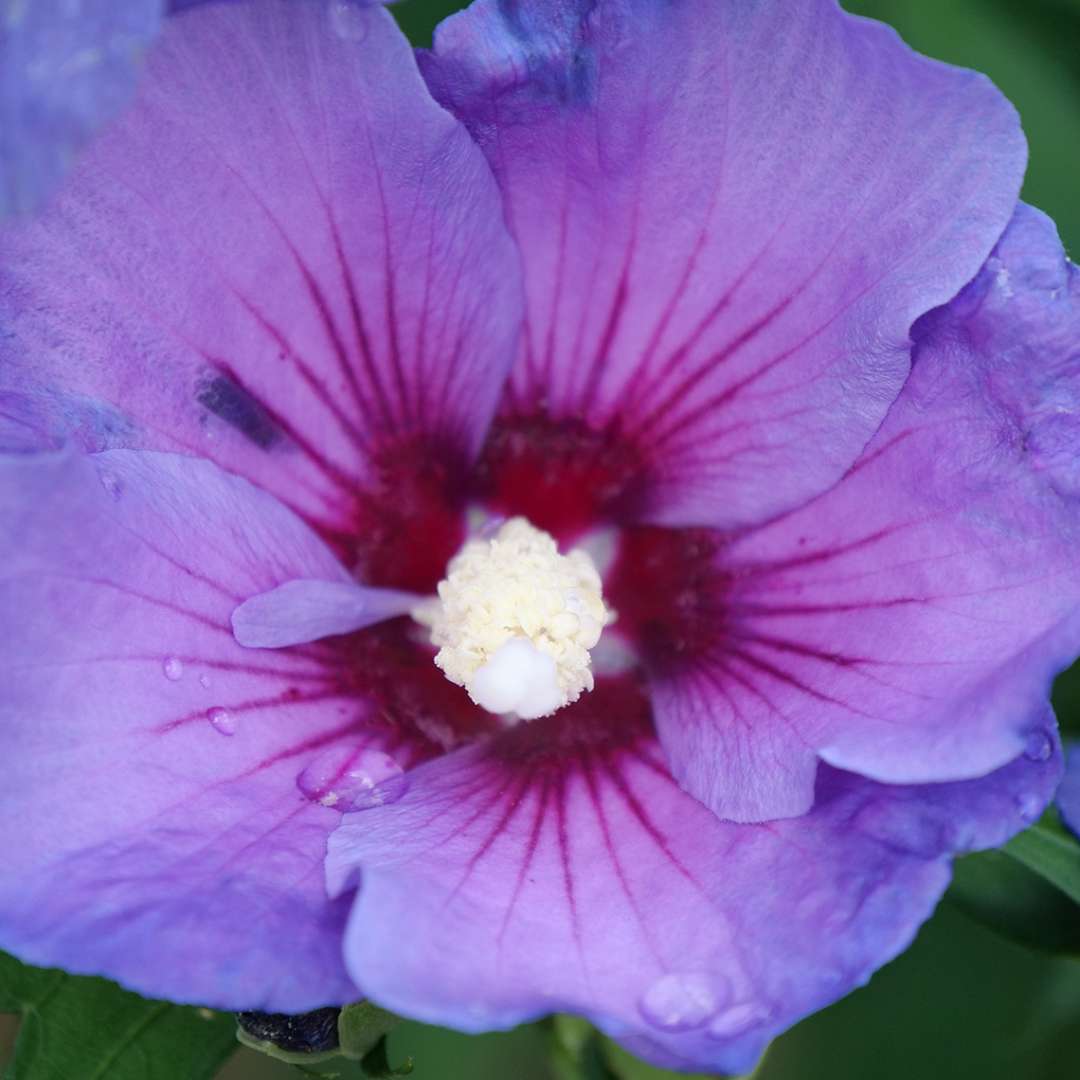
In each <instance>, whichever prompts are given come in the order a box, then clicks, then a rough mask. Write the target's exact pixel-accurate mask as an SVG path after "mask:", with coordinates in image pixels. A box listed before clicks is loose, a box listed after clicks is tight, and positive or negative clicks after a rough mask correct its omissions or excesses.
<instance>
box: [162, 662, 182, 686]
mask: <svg viewBox="0 0 1080 1080" xmlns="http://www.w3.org/2000/svg"><path fill="white" fill-rule="evenodd" d="M161 670H162V671H164V672H165V678H166V679H168V680H169V682H179V681H180V680H181V679H182V678H183V677H184V662H183V661H182V660H181V659H180V658H179V657H178V656H166V657H165V659H164V660H163V661H162V663H161Z"/></svg>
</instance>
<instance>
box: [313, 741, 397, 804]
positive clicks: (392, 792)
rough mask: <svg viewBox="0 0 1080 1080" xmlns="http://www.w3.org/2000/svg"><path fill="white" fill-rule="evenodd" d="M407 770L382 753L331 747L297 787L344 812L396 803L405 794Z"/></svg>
mask: <svg viewBox="0 0 1080 1080" xmlns="http://www.w3.org/2000/svg"><path fill="white" fill-rule="evenodd" d="M406 784H407V781H406V779H405V771H404V769H402V767H401V766H400V765H399V764H398V763H397V762H396V761H395V760H394V759H393V758H392V757H391V756H390V755H389V754H387V753H385V752H384V751H382V750H360V751H359V752H358V751H356V750H355V749H354V748H352V747H349V746H336V747H331V748H330V749H329V750H326V751H324V752H323V753H321V754H319V755H317V756H316V757H315V758H314V759H313V760H312V761H311V762H310V763H309V764H308V765H307V766H306V767H305V768H304V770H303V771H302V772H301V773H300V774H299V775H298V776H297V778H296V786H297V787H298V788H299V789H300V790H301V792H303V794H304V795H305V796H306V797H307V798H309V799H310V800H311V801H312V802H317V803H321V804H322V805H323V806H332V807H334V809H335V810H340V811H341V812H342V813H349V812H350V811H353V810H366V809H368V808H369V807H372V806H383V805H384V804H386V803H392V802H396V801H397V800H398V799H400V798H401V796H402V795H404V794H405V788H406Z"/></svg>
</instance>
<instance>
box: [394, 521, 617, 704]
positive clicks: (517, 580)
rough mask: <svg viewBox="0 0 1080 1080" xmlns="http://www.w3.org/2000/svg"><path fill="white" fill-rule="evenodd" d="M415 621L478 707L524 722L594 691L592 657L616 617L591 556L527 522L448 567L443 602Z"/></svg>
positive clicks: (510, 525)
mask: <svg viewBox="0 0 1080 1080" xmlns="http://www.w3.org/2000/svg"><path fill="white" fill-rule="evenodd" d="M415 616H416V618H417V619H419V620H420V621H421V622H423V623H425V624H427V625H429V626H430V627H431V640H432V642H433V643H434V644H435V645H438V646H439V652H438V655H436V657H435V663H436V664H437V665H438V666H439V667H440V668H441V669H442V670H443V672H444V673H445V674H446V677H447V678H448V679H449V680H450V681H451V682H453V683H456V684H457V685H458V686H463V687H464V688H465V689H466V690H467V691H468V693H469V696H470V697H471V698H472V700H473V701H475V702H476V704H477V705H479V706H480V707H481V708H484V709H487V710H488V711H489V712H494V713H503V714H507V715H512V716H515V717H517V718H518V719H522V720H533V719H535V718H536V717H539V716H546V715H548V714H549V713H553V712H555V711H556V710H557V709H561V708H562V707H563V706H564V705H569V704H571V703H572V702H574V701H577V699H578V698H579V697H580V696H581V694H582V692H583V691H585V690H591V689H592V687H593V676H592V672H591V671H590V669H589V650H590V649H591V648H593V646H595V645H596V643H597V642H598V641H599V640H600V634H601V632H602V630H603V629H604V626H605V624H606V623H608V622H611V621H612V616H611V614H610V613H609V612H608V610H607V608H606V607H605V606H604V601H603V598H602V596H601V583H600V575H599V574H598V573H597V570H596V567H595V566H594V565H593V561H592V559H591V558H590V557H589V556H588V554H586V553H585V552H584V551H581V550H580V549H575V550H573V551H570V552H568V553H567V554H565V555H562V554H560V553H559V549H558V545H557V544H556V543H555V540H554V539H553V538H552V537H551V536H549V535H548V534H547V533H546V532H543V531H541V530H540V529H537V528H534V527H533V526H532V525H530V524H529V522H528V521H526V520H525V519H524V518H520V517H518V518H512V519H511V520H509V521H507V522H505V523H504V524H503V525H502V526H501V527H500V528H499V530H498V532H496V533H495V535H494V536H492V537H491V538H490V539H476V540H470V541H469V542H468V543H467V544H466V545H465V546H464V547H463V548H462V549H461V551H460V552H459V553H458V554H457V555H456V556H455V557H454V558H453V559H452V560H451V561H450V565H449V568H448V573H447V576H446V579H445V580H444V581H441V582H440V583H439V601H438V603H437V604H432V605H430V606H429V607H425V608H424V609H421V610H419V611H417V612H415Z"/></svg>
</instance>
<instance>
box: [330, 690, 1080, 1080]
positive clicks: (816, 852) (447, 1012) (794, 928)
mask: <svg viewBox="0 0 1080 1080" xmlns="http://www.w3.org/2000/svg"><path fill="white" fill-rule="evenodd" d="M642 710H643V704H642V699H640V698H635V696H634V694H633V693H629V692H627V690H626V688H625V687H621V688H620V687H619V686H617V685H616V686H600V687H598V689H597V690H596V691H595V692H594V694H593V695H592V698H591V701H590V699H583V701H582V703H579V704H578V705H577V706H574V707H573V708H571V709H570V710H568V711H567V712H566V713H563V714H559V715H558V716H556V717H552V718H549V719H547V720H543V721H537V722H535V723H534V724H532V725H527V726H524V727H519V728H517V729H514V730H512V731H511V732H509V733H507V734H506V735H503V736H499V737H498V738H497V739H495V740H494V741H493V742H492V743H490V744H488V745H486V746H477V747H473V748H470V749H467V750H463V751H459V752H456V753H454V754H451V755H448V756H446V757H443V758H440V759H439V760H437V761H434V762H430V763H428V764H425V765H422V766H420V767H418V768H417V769H416V770H415V771H414V773H413V776H412V784H411V787H410V790H409V792H408V793H407V794H406V795H405V796H404V797H403V798H402V799H401V800H400V801H398V802H396V803H394V804H393V805H390V806H385V807H380V808H375V809H372V810H367V811H364V812H363V813H362V814H357V815H351V816H346V817H345V818H344V819H343V824H342V826H341V828H340V829H339V830H338V831H337V832H336V833H335V834H334V836H333V838H332V839H331V845H330V856H329V860H328V871H329V879H330V884H331V888H332V889H335V890H337V891H340V890H342V889H344V888H346V887H347V885H348V884H349V883H350V882H351V881H354V880H356V879H357V878H358V879H359V889H358V892H357V896H356V901H355V907H354V909H353V913H352V916H351V919H350V923H349V929H348V934H347V937H346V954H347V959H348V963H349V967H350V970H351V971H352V972H353V974H354V977H355V978H356V979H357V981H358V983H359V985H360V986H361V988H362V989H363V990H364V991H365V992H366V993H368V994H370V996H371V997H372V998H373V999H374V1000H375V1001H377V1002H380V1003H381V1004H384V1005H386V1006H387V1007H389V1008H397V1009H403V1010H407V1011H408V1012H409V1013H410V1015H413V1016H416V1017H418V1018H420V1019H423V1020H426V1021H428V1022H433V1023H440V1024H449V1025H451V1026H454V1027H458V1028H463V1029H465V1030H470V1031H478V1030H485V1029H490V1028H492V1027H509V1026H511V1025H513V1024H516V1023H519V1022H521V1021H523V1020H526V1019H531V1018H533V1017H536V1016H539V1015H542V1014H544V1013H547V1012H550V1011H563V1010H567V1011H572V1012H580V1013H584V1014H585V1015H586V1016H588V1017H589V1018H590V1019H592V1020H593V1021H594V1022H596V1023H597V1024H598V1025H599V1026H600V1027H601V1028H602V1029H603V1030H605V1031H607V1032H608V1033H609V1034H611V1035H613V1036H614V1037H616V1038H618V1039H619V1040H620V1041H622V1042H623V1043H624V1044H625V1045H627V1046H628V1047H629V1048H630V1049H632V1050H634V1051H635V1052H637V1053H638V1054H640V1055H642V1056H644V1057H646V1058H648V1059H650V1060H652V1061H654V1062H656V1063H658V1064H661V1065H665V1066H674V1067H677V1068H683V1069H695V1070H702V1069H704V1070H708V1071H713V1070H718V1071H724V1072H730V1073H736V1074H741V1073H742V1072H743V1071H744V1070H747V1069H748V1068H749V1067H750V1066H751V1065H752V1063H753V1061H754V1060H755V1059H756V1057H757V1056H758V1054H759V1053H760V1052H761V1050H762V1048H763V1047H764V1045H765V1043H766V1041H767V1040H768V1039H769V1038H770V1037H771V1036H772V1035H773V1034H774V1033H776V1032H777V1031H778V1030H781V1029H782V1028H783V1027H785V1026H787V1025H789V1024H791V1023H792V1022H794V1020H796V1019H797V1018H798V1017H800V1016H802V1015H803V1014H805V1013H806V1012H809V1011H811V1010H813V1009H816V1008H819V1007H821V1006H823V1005H824V1004H826V1003H828V1002H829V1001H832V1000H834V999H835V998H837V997H839V996H840V995H842V994H843V993H845V992H847V991H848V990H850V989H851V988H853V987H854V986H856V985H859V984H860V983H862V982H864V981H865V980H866V979H867V978H868V977H869V975H870V973H871V972H872V971H873V970H874V969H875V968H877V967H878V966H879V965H881V964H882V963H884V962H885V961H886V960H888V959H889V958H891V957H892V956H893V955H895V954H896V953H897V952H899V951H900V950H901V949H903V948H904V947H905V946H906V945H907V944H908V942H909V941H910V939H911V937H912V936H913V934H914V932H915V929H916V928H917V926H918V925H919V924H920V923H921V922H922V920H923V919H925V918H926V917H927V915H929V913H930V911H931V910H932V909H933V906H934V904H935V903H936V901H937V898H938V897H939V895H940V894H941V892H942V891H943V889H944V888H945V885H946V884H947V882H948V879H949V870H948V858H949V856H950V855H952V854H954V853H956V852H959V851H964V850H969V849H972V848H978V847H985V846H990V845H994V844H998V843H1001V842H1003V841H1004V840H1005V839H1006V838H1007V837H1008V836H1009V835H1010V834H1011V833H1013V832H1015V831H1016V830H1018V829H1019V828H1022V827H1023V826H1024V825H1025V824H1026V823H1028V822H1029V821H1030V820H1032V817H1033V815H1037V814H1038V812H1039V811H1040V809H1041V808H1042V806H1044V805H1045V803H1046V801H1047V799H1048V798H1049V795H1050V792H1051V791H1052V790H1053V786H1054V784H1055V783H1056V782H1057V777H1058V776H1059V774H1060V755H1058V754H1053V755H1052V756H1051V758H1048V759H1046V760H1041V761H1040V760H1028V759H1026V758H1021V759H1019V760H1018V761H1017V762H1015V763H1014V764H1011V765H1009V766H1007V767H1006V768H1004V769H1002V770H1000V771H999V772H997V773H994V774H993V775H991V776H989V777H986V778H984V779H981V780H977V781H969V782H965V783H958V784H948V785H938V786H927V787H920V788H909V787H890V786H887V785H879V784H876V783H873V782H871V781H867V780H863V779H861V778H858V777H855V776H852V775H850V774H845V773H840V772H838V771H834V770H831V769H824V770H823V772H822V775H821V776H820V777H819V780H818V799H817V802H816V804H815V806H814V809H813V810H812V811H811V812H810V814H808V815H807V816H806V817H803V818H800V819H795V820H789V821H782V822H774V823H771V824H767V825H735V824H732V823H725V822H722V821H720V820H719V819H717V818H716V816H715V815H714V814H712V813H710V812H709V811H708V810H707V809H706V808H705V807H704V806H702V805H701V803H699V802H698V801H697V800H695V799H693V798H691V797H690V796H688V795H687V794H686V793H685V792H684V791H682V790H681V789H680V787H679V786H678V784H677V783H676V782H675V781H674V780H673V779H672V778H671V776H670V774H669V773H668V771H667V769H666V767H665V765H664V761H663V754H662V751H661V750H660V747H659V745H658V744H657V743H656V742H655V739H654V737H653V736H652V734H651V733H650V731H649V726H648V719H647V716H648V714H647V706H644V711H642ZM1044 722H1045V720H1044ZM1049 730H1050V731H1052V728H1050V729H1049ZM1047 738H1052V736H1051V735H1049V734H1048V735H1047Z"/></svg>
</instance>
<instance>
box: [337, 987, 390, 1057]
mask: <svg viewBox="0 0 1080 1080" xmlns="http://www.w3.org/2000/svg"><path fill="white" fill-rule="evenodd" d="M400 1023H401V1018H400V1017H398V1016H395V1015H394V1014H393V1013H392V1012H387V1011H386V1010H385V1009H380V1008H379V1006H378V1005H372V1004H371V1002H370V1001H358V1002H356V1003H355V1004H354V1005H346V1006H345V1008H344V1009H342V1010H341V1015H340V1016H339V1017H338V1039H339V1040H340V1042H341V1053H342V1054H343V1055H344V1056H345V1057H347V1058H354V1059H356V1060H357V1061H360V1060H366V1058H367V1057H368V1055H369V1054H370V1053H371V1052H372V1051H374V1050H378V1049H379V1048H380V1047H385V1042H386V1036H387V1034H388V1033H389V1032H391V1031H393V1029H394V1028H396V1027H397V1026H398V1024H400ZM392 1075H396V1074H392Z"/></svg>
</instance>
